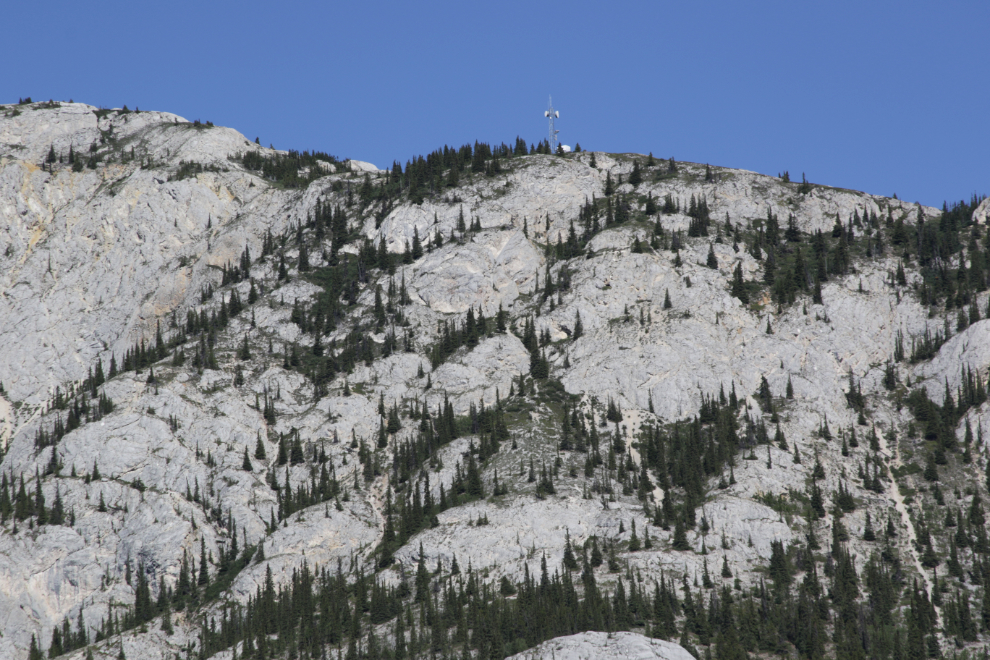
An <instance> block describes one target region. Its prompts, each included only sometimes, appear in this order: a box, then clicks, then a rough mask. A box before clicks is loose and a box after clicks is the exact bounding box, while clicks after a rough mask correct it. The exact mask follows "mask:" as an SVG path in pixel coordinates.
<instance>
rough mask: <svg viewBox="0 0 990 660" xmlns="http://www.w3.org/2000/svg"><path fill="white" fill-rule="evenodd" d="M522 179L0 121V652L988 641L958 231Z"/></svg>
mask: <svg viewBox="0 0 990 660" xmlns="http://www.w3.org/2000/svg"><path fill="white" fill-rule="evenodd" d="M549 152H550V149H549V147H548V146H547V145H546V144H545V143H541V144H539V145H527V144H526V143H525V141H523V140H520V139H518V138H517V139H516V140H515V142H514V143H512V144H499V145H494V144H485V143H475V144H473V145H464V146H461V147H443V148H442V149H438V150H437V151H435V152H433V153H431V154H429V155H428V156H420V157H416V158H413V159H410V160H409V161H407V162H406V163H405V164H404V165H403V164H401V163H398V162H396V163H395V164H393V166H392V167H390V168H387V169H383V170H379V169H378V168H376V167H374V166H373V165H370V164H368V163H362V162H360V161H353V160H350V161H349V160H343V159H340V158H337V157H335V156H333V155H330V154H326V153H321V152H306V151H304V152H296V151H278V150H275V149H271V148H265V147H263V146H262V145H260V144H259V143H258V142H257V140H256V141H254V142H252V141H250V140H248V139H246V138H245V137H244V136H242V135H241V134H239V133H238V132H237V131H234V130H232V129H229V128H223V127H219V126H214V125H213V124H212V123H210V122H200V121H198V120H197V121H193V122H190V121H187V120H186V119H183V118H181V117H178V116H176V115H172V114H169V113H161V112H146V111H137V110H133V111H131V110H128V109H127V108H126V107H125V108H123V109H113V110H107V109H97V108H95V107H92V106H88V105H84V104H79V103H56V102H47V103H32V102H23V103H20V104H17V105H6V106H0V218H2V224H0V386H2V389H0V452H2V453H0V457H2V462H0V566H2V570H0V632H2V636H0V656H2V657H9V658H30V659H31V660H35V659H36V658H41V657H43V655H49V656H51V657H56V656H61V655H64V656H65V657H69V658H74V659H75V658H78V659H80V660H81V659H82V658H90V657H92V658H118V657H126V658H128V659H130V660H142V659H144V658H148V659H149V660H151V659H158V658H162V657H169V658H171V657H180V658H187V657H188V658H193V657H197V658H218V659H219V658H222V659H224V660H227V659H231V658H259V659H269V658H321V657H331V658H338V657H339V658H344V657H346V658H394V659H396V660H399V659H400V658H427V657H429V658H434V657H444V658H446V657H475V658H502V657H508V656H513V655H514V654H520V655H518V657H520V658H523V657H527V658H528V657H557V658H560V657H574V658H584V657H630V656H631V655H632V654H635V655H636V657H657V658H668V659H671V660H673V659H675V658H676V659H678V660H682V659H683V658H686V657H690V656H694V657H698V658H700V657H702V656H704V657H709V655H710V657H714V658H742V657H747V656H748V657H758V656H759V657H763V656H767V657H769V656H770V655H772V654H777V653H780V654H786V655H787V656H788V657H849V658H860V657H862V658H865V657H870V658H898V657H904V654H907V656H908V657H924V656H925V655H926V654H928V655H929V657H932V656H931V654H938V653H943V654H947V653H952V652H954V649H960V648H966V649H971V650H970V651H969V652H970V653H973V652H975V649H976V648H979V647H980V646H981V645H982V644H984V643H986V642H987V641H988V640H987V636H986V630H987V626H988V625H990V588H987V587H986V585H987V584H990V582H988V579H990V574H988V570H990V557H988V554H990V541H988V538H987V534H986V531H985V528H984V522H985V520H984V505H983V502H984V501H987V500H988V497H990V495H988V492H987V483H986V482H987V475H986V469H987V458H986V442H985V439H984V437H983V435H984V431H983V429H984V426H986V427H987V429H988V430H990V407H988V404H987V402H986V400H987V379H988V366H990V322H988V321H987V320H985V319H986V317H987V316H988V314H990V309H988V305H990V302H988V293H987V285H988V282H990V280H988V277H990V239H988V228H987V220H988V216H990V203H988V201H987V200H985V199H982V198H973V199H971V200H970V201H969V202H959V203H955V204H951V205H946V206H945V207H944V208H943V209H935V208H929V207H923V206H920V205H918V204H914V203H907V202H903V201H901V200H898V199H890V198H885V197H879V196H874V195H869V194H866V193H862V192H856V191H851V190H843V189H837V188H830V187H828V186H824V185H820V184H815V183H810V182H808V181H807V180H804V178H803V177H802V182H800V183H798V182H796V181H795V182H792V181H790V176H789V175H788V174H787V173H785V174H784V175H782V176H777V177H773V176H765V175H761V174H757V173H754V172H748V171H743V170H734V169H728V168H721V167H712V166H709V165H701V164H695V163H689V162H682V161H675V160H674V159H673V158H665V159H660V158H654V157H653V156H652V154H651V155H649V156H643V155H639V154H609V153H603V152H587V151H580V150H579V149H578V148H576V149H575V152H574V153H567V154H563V153H560V152H558V153H556V154H552V153H549ZM984 422H986V424H984ZM619 631H622V632H619ZM613 632H615V633H616V634H615V635H609V634H606V633H613Z"/></svg>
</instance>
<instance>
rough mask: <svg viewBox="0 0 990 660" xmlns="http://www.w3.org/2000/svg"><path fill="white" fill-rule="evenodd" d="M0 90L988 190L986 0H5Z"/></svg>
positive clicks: (352, 139) (926, 194) (385, 160)
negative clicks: (549, 116) (555, 138)
mask: <svg viewBox="0 0 990 660" xmlns="http://www.w3.org/2000/svg"><path fill="white" fill-rule="evenodd" d="M3 23H4V30H3V32H4V49H3V50H4V58H5V63H4V65H3V74H2V75H0V101H2V102H12V101H17V99H18V97H21V96H29V95H30V96H31V97H33V98H34V99H35V100H39V99H45V100H47V99H49V98H54V99H56V100H59V99H61V100H68V99H69V98H72V99H74V100H76V101H84V102H86V103H91V104H93V105H102V106H106V107H119V106H122V105H124V104H127V105H128V106H129V107H131V108H133V107H134V106H139V107H141V108H142V109H155V110H168V111H172V112H176V113H178V114H180V115H182V116H184V117H186V118H188V119H190V120H192V119H197V118H199V119H202V120H203V121H206V120H210V121H213V122H214V123H216V124H222V125H226V126H232V127H234V128H236V129H238V130H239V131H241V132H243V133H244V134H245V135H246V136H248V138H250V139H254V138H255V137H256V136H258V137H260V138H261V141H262V143H264V144H266V145H267V144H269V143H272V144H274V146H276V147H277V148H295V149H319V150H322V151H328V152H330V153H333V154H335V155H337V156H340V157H349V158H356V159H359V160H368V161H371V162H373V163H375V164H377V165H378V166H379V167H385V166H388V165H390V164H391V162H392V161H393V160H394V159H399V160H401V161H402V162H403V163H404V162H405V161H406V159H408V158H409V157H410V156H412V155H414V154H419V153H426V152H428V151H430V150H432V149H434V148H436V147H439V146H442V145H443V144H445V143H446V144H451V145H460V144H462V143H464V142H468V141H471V142H473V141H474V140H476V139H477V140H483V141H489V142H502V141H505V142H510V141H511V140H514V139H515V137H516V135H521V136H522V137H524V138H525V139H526V140H527V142H537V141H538V140H540V139H541V138H543V137H544V136H545V135H546V123H545V120H544V119H543V116H542V113H543V110H544V109H545V107H546V103H547V96H548V94H553V98H554V105H555V106H556V107H557V109H558V110H559V111H560V113H561V119H560V121H559V123H558V129H559V130H560V137H561V139H562V141H563V142H564V143H565V144H571V145H573V144H574V143H575V142H580V144H581V146H582V147H583V148H585V149H594V150H603V151H613V152H623V151H635V152H640V153H647V152H649V151H652V152H653V153H654V154H655V155H657V156H663V157H668V156H674V157H675V158H677V159H679V160H691V161H697V162H710V163H712V164H716V165H724V166H728V167H739V168H745V169H750V170H756V171H758V172H764V173H768V174H776V173H778V172H780V171H783V170H785V169H787V170H789V171H790V172H791V176H792V177H800V176H801V172H807V175H808V178H809V180H811V181H813V182H817V183H825V184H829V185H834V186H842V187H848V188H855V189H859V190H866V191H868V192H872V193H876V194H884V195H890V194H892V193H894V192H896V193H897V194H898V196H899V197H901V198H902V199H906V200H908V201H916V200H917V201H921V202H923V203H925V204H932V205H940V204H941V202H942V200H944V199H949V200H954V199H960V198H967V199H968V198H969V196H970V195H971V194H972V193H974V192H975V193H981V194H982V193H990V91H988V90H990V44H988V40H987V26H988V25H990V2H987V1H986V0H979V1H970V2H951V1H943V2H925V3H921V2H911V1H906V2H905V1H902V2H886V1H871V2H862V1H861V0H860V1H857V2H800V1H798V2H795V1H794V0H791V1H789V2H745V3H744V2H690V3H689V2H657V1H654V2H611V3H606V2H557V3H537V2H514V1H512V2H507V1H504V0H503V1H500V2H490V3H474V2H432V3H416V2H348V3H344V2H270V1H269V2H252V1H242V2H236V3H235V2H184V1H176V2H156V3H148V2H140V1H138V2H135V1H133V0H131V1H129V2H78V1H77V2H59V1H51V2H43V3H38V2H18V3H8V6H6V7H5V8H4V11H3Z"/></svg>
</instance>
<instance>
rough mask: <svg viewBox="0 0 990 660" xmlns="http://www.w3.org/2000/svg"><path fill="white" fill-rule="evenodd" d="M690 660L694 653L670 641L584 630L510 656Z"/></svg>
mask: <svg viewBox="0 0 990 660" xmlns="http://www.w3.org/2000/svg"><path fill="white" fill-rule="evenodd" d="M611 658H616V660H618V659H619V658H628V659H629V660H691V659H692V658H694V656H693V655H691V654H690V653H688V652H687V651H685V650H684V648H683V647H681V646H678V645H677V644H674V643H673V642H665V641H663V640H661V639H650V638H649V637H643V636H642V635H637V634H636V633H627V632H620V633H613V634H611V635H610V634H608V633H600V632H586V633H580V634H577V635H569V636H568V637H557V638H555V639H551V640H550V641H548V642H543V643H542V644H540V645H539V646H537V647H536V648H534V649H530V650H529V651H523V652H522V653H518V654H516V655H513V656H511V660H551V659H553V660H610V659H611Z"/></svg>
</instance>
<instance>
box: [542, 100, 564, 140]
mask: <svg viewBox="0 0 990 660" xmlns="http://www.w3.org/2000/svg"><path fill="white" fill-rule="evenodd" d="M543 116H544V117H548V118H549V119H550V139H549V140H548V142H549V143H550V153H552V154H555V153H557V133H559V132H560V131H558V130H555V129H554V127H553V120H554V119H559V118H560V113H559V112H557V111H556V110H554V109H553V97H552V96H551V97H550V104H549V107H548V108H547V110H546V112H544V113H543Z"/></svg>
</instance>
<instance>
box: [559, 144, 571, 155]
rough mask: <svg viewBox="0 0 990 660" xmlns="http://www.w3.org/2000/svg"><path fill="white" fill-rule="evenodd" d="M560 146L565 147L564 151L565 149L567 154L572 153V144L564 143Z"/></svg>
mask: <svg viewBox="0 0 990 660" xmlns="http://www.w3.org/2000/svg"><path fill="white" fill-rule="evenodd" d="M560 148H561V149H563V151H564V153H565V154H569V153H571V147H570V145H567V144H562V145H560Z"/></svg>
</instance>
